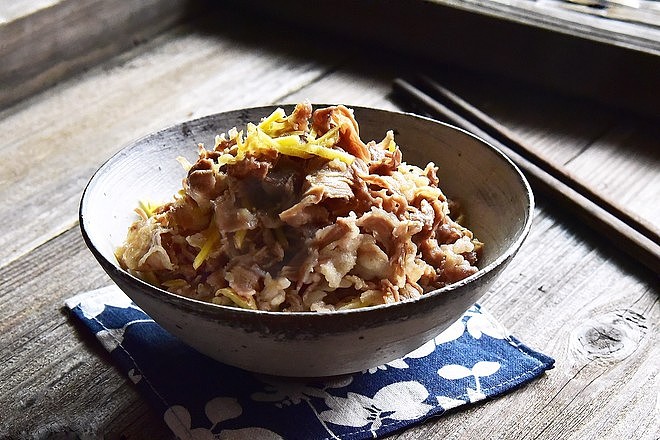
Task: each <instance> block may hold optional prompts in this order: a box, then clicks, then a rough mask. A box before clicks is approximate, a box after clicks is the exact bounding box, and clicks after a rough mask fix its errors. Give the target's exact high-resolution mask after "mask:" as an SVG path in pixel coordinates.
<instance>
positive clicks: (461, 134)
mask: <svg viewBox="0 0 660 440" xmlns="http://www.w3.org/2000/svg"><path fill="white" fill-rule="evenodd" d="M284 107H285V108H286V110H287V112H289V111H290V110H291V108H292V107H290V106H284ZM319 107H320V105H315V106H314V108H319ZM352 108H353V109H354V111H355V117H356V119H357V121H358V123H359V124H360V134H361V137H362V139H364V140H365V141H367V140H371V139H375V140H377V141H378V140H380V139H382V138H383V136H384V134H385V132H386V131H387V130H389V129H392V130H394V132H395V139H396V141H397V144H398V145H400V147H401V149H402V151H403V158H404V160H405V161H406V162H408V163H413V164H417V165H419V166H421V167H424V166H425V165H426V163H428V162H429V161H432V162H434V163H435V164H436V165H437V166H438V167H439V172H438V176H439V178H440V186H441V188H442V189H443V191H444V192H445V194H446V195H448V196H449V197H450V198H454V199H457V200H459V201H460V202H461V204H462V206H463V207H464V210H465V212H466V214H467V217H468V222H467V225H466V226H468V227H469V228H470V229H472V230H473V231H474V233H475V235H476V236H477V237H478V238H479V239H480V240H481V241H482V242H484V243H485V252H484V254H483V259H482V261H481V264H480V270H479V271H478V272H477V273H476V274H474V275H472V276H470V277H469V278H467V279H464V280H463V281H460V282H458V283H455V284H453V285H450V286H448V287H445V288H442V289H439V290H436V291H433V292H430V293H427V294H425V295H423V296H422V297H421V298H419V299H417V300H411V301H407V302H402V303H398V304H393V305H383V306H377V307H371V308H364V309H356V310H346V311H338V312H328V313H316V312H292V313H285V312H264V311H253V310H244V309H238V308H232V307H227V306H220V305H215V304H210V303H205V302H200V301H196V300H192V299H189V298H184V297H180V296H177V295H174V294H172V293H168V292H166V291H164V290H161V289H159V288H157V287H154V286H152V285H149V284H147V283H146V282H144V281H142V280H140V279H138V278H136V277H134V276H132V275H130V274H129V273H127V272H126V271H124V270H122V269H121V268H120V267H119V265H118V264H117V261H116V259H115V257H114V254H113V251H114V250H115V249H116V248H117V247H118V246H119V245H120V244H121V243H122V242H123V241H124V239H125V237H126V231H127V229H128V227H129V225H130V224H131V223H132V222H133V221H134V220H135V218H136V217H135V213H134V211H133V210H134V208H135V207H136V206H138V201H139V200H144V199H147V200H161V201H166V200H170V199H171V197H172V195H173V194H174V193H175V192H176V191H177V190H178V189H179V188H180V186H181V180H182V179H183V178H184V177H185V172H184V170H183V169H182V167H181V165H180V164H179V163H178V162H177V161H176V160H175V158H176V157H177V156H184V157H186V158H187V159H188V160H189V161H191V162H194V161H195V159H196V156H197V147H196V146H197V144H198V143H200V142H201V143H204V144H205V145H213V142H214V137H215V135H216V134H219V133H222V132H226V131H228V130H229V129H230V128H232V127H234V126H237V127H244V126H245V124H246V123H247V122H255V121H259V120H260V118H262V117H264V116H266V115H268V114H270V113H271V112H272V111H273V110H274V109H275V107H261V108H250V109H244V110H238V111H231V112H227V113H220V114H215V115H211V116H207V117H204V118H201V119H196V120H193V121H189V122H185V123H182V124H179V125H174V126H172V127H169V128H166V129H164V130H162V131H159V132H157V133H154V134H150V135H148V136H146V137H144V138H142V139H139V140H137V141H135V142H134V143H132V144H130V145H129V146H127V147H126V148H124V149H122V150H121V151H119V152H118V153H117V154H116V155H114V156H113V157H112V158H111V159H109V160H108V161H107V162H106V163H105V164H104V165H103V166H101V168H100V169H99V170H98V171H97V172H96V173H95V174H94V176H93V177H92V178H91V180H90V182H89V184H88V185H87V187H86V189H85V191H84V194H83V196H82V201H81V204H80V227H81V230H82V235H83V237H84V239H85V242H86V243H87V246H88V247H89V249H90V250H91V251H92V253H93V254H94V256H95V257H96V259H97V260H98V261H99V263H100V264H101V266H103V269H105V271H106V272H107V273H108V274H109V276H110V277H111V278H112V279H113V280H114V282H115V283H117V285H118V286H119V287H120V288H121V289H122V290H123V291H124V292H125V293H126V294H127V295H128V296H129V297H130V298H131V299H132V300H133V301H134V302H135V303H136V304H137V305H138V306H139V307H141V308H142V309H143V310H144V311H145V312H146V313H147V314H149V315H150V316H151V317H152V318H153V319H154V320H155V321H156V322H157V323H158V324H160V325H161V326H162V327H164V328H165V329H166V330H168V331H169V332H170V333H172V334H173V335H175V336H177V337H178V338H180V339H181V340H182V341H184V342H186V343H187V344H189V345H190V346H192V347H194V348H195V349H197V350H198V351H200V352H202V353H204V354H206V355H208V356H210V357H212V358H214V359H217V360H218V361H220V362H224V363H226V364H230V365H233V366H236V367H240V368H243V369H246V370H250V371H254V372H259V373H264V374H272V375H280V376H295V377H303V376H305V377H310V376H315V377H319V376H330V375H338V374H344V373H350V372H355V371H361V370H364V369H367V368H371V367H375V366H378V365H381V364H383V363H386V362H389V361H392V360H394V359H396V358H399V357H401V356H404V355H405V354H407V353H409V352H410V351H412V350H414V349H415V348H417V347H419V346H421V345H422V344H423V343H425V342H427V341H429V340H430V339H432V338H433V337H435V336H436V335H438V334H440V333H441V332H442V331H443V330H444V329H446V328H447V327H448V326H449V325H451V324H452V323H453V322H454V321H456V320H457V319H458V318H459V317H460V316H461V315H462V314H463V313H464V312H465V311H466V310H467V309H468V308H469V307H470V306H471V305H472V304H474V303H475V302H476V301H477V300H478V299H479V298H480V297H481V296H482V295H483V294H484V293H485V292H486V291H487V290H488V288H489V286H490V285H491V283H492V282H493V280H494V279H495V278H496V277H497V276H498V274H500V272H501V271H502V270H503V269H504V268H505V266H506V265H507V263H509V261H510V260H511V258H512V257H513V256H514V254H515V253H516V252H517V251H518V249H519V248H520V246H521V244H522V242H523V240H524V239H525V237H526V235H527V233H528V231H529V229H530V225H531V222H532V213H533V205H534V201H533V197H532V193H531V190H530V187H529V185H528V183H527V181H526V180H525V178H524V176H523V175H522V174H521V172H520V171H519V170H518V168H516V166H515V165H514V164H513V163H512V162H511V161H510V160H509V159H508V158H507V157H505V156H504V155H503V154H502V153H501V152H500V151H499V150H497V149H495V148H493V147H492V146H490V145H488V144H487V143H485V142H484V141H482V140H480V139H478V138H477V137H475V136H473V135H471V134H469V133H467V132H465V131H463V130H460V129H458V128H455V127H452V126H450V125H446V124H442V123H438V122H436V121H433V120H430V119H426V118H423V117H418V116H414V115H411V114H405V113H397V112H390V111H383V110H375V109H369V108H360V107H352Z"/></svg>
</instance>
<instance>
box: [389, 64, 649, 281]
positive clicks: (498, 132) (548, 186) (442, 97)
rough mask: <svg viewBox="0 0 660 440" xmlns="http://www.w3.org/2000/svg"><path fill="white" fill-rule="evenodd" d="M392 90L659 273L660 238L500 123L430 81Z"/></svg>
mask: <svg viewBox="0 0 660 440" xmlns="http://www.w3.org/2000/svg"><path fill="white" fill-rule="evenodd" d="M393 87H394V93H395V96H396V97H398V98H401V99H402V100H403V102H404V103H406V104H408V105H410V106H411V108H413V109H416V110H421V111H422V112H426V113H427V114H429V115H430V116H432V117H434V118H436V119H442V120H444V121H445V122H448V123H450V124H453V125H456V126H458V127H460V128H463V129H464V130H467V131H469V132H471V133H472V134H474V135H476V136H478V137H480V138H482V139H483V140H485V141H486V142H488V143H490V144H491V145H493V146H494V147H496V148H498V149H499V150H500V151H502V152H503V153H504V154H506V155H507V156H508V157H509V159H511V160H512V161H513V162H514V163H515V164H516V165H517V166H518V167H519V168H520V169H521V170H522V171H523V173H524V174H525V176H526V177H527V178H528V179H529V181H530V184H531V185H532V187H533V188H534V189H535V190H536V191H538V192H540V193H542V194H543V195H544V196H546V197H548V198H550V199H552V201H553V202H555V203H556V204H558V205H559V206H560V207H562V208H563V209H565V210H567V211H568V212H569V213H570V214H572V215H574V216H575V217H577V218H579V219H580V220H581V221H582V222H583V223H584V224H585V225H587V226H588V227H590V228H591V229H592V230H594V231H595V232H596V233H598V234H599V235H600V236H601V237H602V238H604V239H606V240H607V241H608V242H609V243H611V244H612V245H614V246H615V247H616V248H618V249H619V250H621V251H624V252H625V253H627V254H628V255H629V256H631V257H632V258H634V259H635V260H636V261H638V262H639V263H641V264H643V265H644V266H646V267H647V268H649V269H651V271H653V272H654V273H655V274H656V275H657V274H658V273H660V244H659V243H660V235H659V234H658V231H657V230H656V229H655V228H654V227H653V226H651V225H649V224H647V223H646V222H644V221H642V220H640V219H638V218H635V217H634V216H632V215H630V213H629V212H627V211H626V210H625V209H623V208H621V207H620V206H618V205H616V204H615V203H613V202H612V201H610V200H607V199H605V198H604V197H602V196H601V195H599V194H598V193H596V192H594V191H593V190H592V189H591V188H589V187H588V186H586V185H585V184H583V183H582V182H579V181H578V180H576V179H575V178H574V177H572V176H571V175H570V174H568V173H567V172H566V171H564V170H562V169H561V168H559V167H556V166H554V165H553V164H552V163H551V162H550V161H549V160H547V159H546V158H544V157H542V156H540V155H539V154H537V153H535V152H534V151H533V150H532V149H531V148H530V147H528V146H527V145H525V142H524V141H523V140H521V139H519V138H518V137H517V136H516V135H515V134H514V133H512V132H511V131H510V130H508V129H507V128H506V127H504V126H503V125H502V124H500V123H498V122H497V121H495V120H494V119H493V118H491V117H490V116H488V115H487V114H485V113H483V112H482V111H480V110H479V109H477V108H475V107H474V106H472V105H471V104H470V103H468V102H467V101H465V100H464V99H462V98H460V97H459V96H457V95H456V94H454V93H453V92H451V91H450V90H448V89H446V88H445V87H443V86H442V85H440V84H439V83H438V82H436V81H434V80H433V79H431V78H428V77H425V76H424V77H420V78H419V79H418V80H417V81H416V82H415V85H413V84H412V83H410V82H408V81H406V80H403V79H396V80H395V81H394V84H393Z"/></svg>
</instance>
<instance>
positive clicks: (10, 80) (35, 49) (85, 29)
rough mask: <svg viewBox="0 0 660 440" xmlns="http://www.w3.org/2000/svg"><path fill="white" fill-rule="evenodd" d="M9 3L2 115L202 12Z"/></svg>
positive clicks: (2, 29)
mask: <svg viewBox="0 0 660 440" xmlns="http://www.w3.org/2000/svg"><path fill="white" fill-rule="evenodd" d="M7 3H8V4H6V5H0V41H2V44H0V59H1V60H2V63H0V85H2V87H0V109H3V108H5V107H7V106H8V105H10V104H12V103H15V102H17V101H18V100H20V99H22V98H25V97H26V96H29V95H31V94H33V93H35V92H37V91H39V90H43V89H44V88H46V87H48V86H51V85H53V84H55V83H56V82H57V81H60V80H62V79H64V78H66V77H68V76H70V75H71V74H74V73H77V72H78V71H80V70H82V69H84V68H88V67H90V66H93V65H95V64H96V63H98V62H99V61H101V60H103V59H106V58H109V57H111V56H113V55H116V54H118V53H120V52H122V51H124V50H126V49H128V48H130V47H132V46H134V45H136V44H139V43H140V42H142V41H144V40H146V39H149V38H151V37H153V36H154V35H156V34H158V33H159V32H161V31H163V30H165V29H167V28H169V27H171V26H172V25H174V24H175V23H177V22H179V21H181V20H183V19H186V18H190V17H191V16H192V15H193V14H194V13H195V12H196V9H198V8H199V5H198V4H196V3H197V2H195V1H194V0H176V1H171V0H168V1H163V0H148V1H141V2H109V1H104V0H88V1H85V2H80V1H76V0H50V1H43V0H40V1H18V2H14V1H12V2H7Z"/></svg>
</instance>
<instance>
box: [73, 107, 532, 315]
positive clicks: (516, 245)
mask: <svg viewBox="0 0 660 440" xmlns="http://www.w3.org/2000/svg"><path fill="white" fill-rule="evenodd" d="M294 105H295V104H272V105H264V106H255V107H246V108H240V109H234V110H227V111H222V112H218V113H212V114H208V115H205V116H201V117H198V118H194V119H190V120H184V121H179V122H176V123H173V124H170V125H168V126H166V127H164V128H162V129H159V130H156V131H153V132H150V133H148V134H146V135H143V136H140V137H138V138H136V139H134V140H132V141H130V142H129V143H127V144H126V145H124V146H122V147H121V148H120V149H119V150H118V151H116V152H115V153H114V154H112V155H111V156H110V157H109V158H108V159H107V160H106V161H105V162H103V163H102V164H101V165H100V166H99V167H98V168H97V169H96V171H94V173H93V174H92V176H91V177H90V179H89V181H88V182H87V184H86V185H85V188H84V190H83V193H82V196H81V199H80V204H79V210H78V219H79V227H80V230H81V234H82V237H83V240H84V241H85V244H86V245H87V247H88V248H89V250H90V251H91V252H92V254H93V255H94V257H95V258H96V259H97V260H98V262H99V263H100V264H101V266H102V267H103V268H104V270H106V271H107V272H108V273H110V272H112V273H113V274H114V275H115V276H117V277H119V278H121V279H122V280H124V281H126V282H128V283H133V284H137V286H138V287H140V290H141V291H142V292H143V293H147V294H148V295H149V296H151V297H153V298H154V299H157V300H159V301H166V302H169V303H174V304H175V305H177V306H178V307H180V308H182V309H186V310H189V311H192V312H195V313H198V314H203V315H216V314H217V315H223V314H229V315H233V316H236V317H248V316H251V317H255V316H256V317H263V318H269V319H272V318H273V317H282V318H284V317H286V318H287V319H294V320H305V321H306V320H309V319H310V318H311V319H315V320H322V319H331V318H332V317H338V316H352V315H356V314H361V315H373V314H380V313H382V312H383V311H388V310H391V309H395V310H396V309H400V308H409V307H413V306H415V305H420V304H423V303H425V302H429V301H432V300H433V299H434V298H436V297H438V296H441V295H446V294H448V293H449V292H452V291H455V290H457V289H460V288H462V287H463V286H465V285H467V284H470V283H472V282H474V281H476V280H478V279H481V278H484V277H486V276H488V275H489V274H490V272H492V271H493V270H495V269H496V268H497V267H498V266H500V265H501V264H503V263H504V262H505V261H506V260H508V259H509V258H512V257H513V256H514V255H515V254H516V253H517V252H518V250H519V249H520V247H521V245H522V243H523V242H524V241H525V239H526V238H527V236H528V234H529V231H530V229H531V226H532V222H533V217H534V208H535V198H534V193H533V192H532V189H531V186H530V184H529V182H528V180H527V178H526V177H525V175H524V174H523V173H522V171H521V170H520V168H519V167H518V166H517V165H516V164H515V163H514V162H513V161H512V160H511V159H510V158H509V157H508V156H507V155H506V154H505V153H504V152H502V151H501V150H500V149H499V148H497V147H496V146H494V145H492V144H490V143H489V142H488V141H486V140H484V139H482V138H480V137H479V136H476V135H475V134H473V133H470V132H469V131H467V130H465V129H462V128H460V127H456V126H454V125H452V124H449V123H446V122H442V121H439V120H436V119H433V118H430V117H427V116H422V115H418V114H415V113H412V112H404V111H397V110H386V109H381V108H372V107H365V106H359V105H350V104H342V105H344V106H345V107H347V108H349V109H353V110H358V111H375V112H382V113H386V114H391V115H395V116H403V117H406V118H414V119H418V120H422V121H425V122H428V123H431V124H439V125H442V126H445V127H446V128H449V129H451V130H456V131H459V132H461V133H462V134H464V135H467V136H469V137H471V138H473V139H475V140H477V141H478V142H479V143H481V144H482V145H483V146H485V147H487V148H489V149H491V150H492V151H493V152H494V153H495V154H496V156H497V157H499V158H500V159H501V160H502V161H503V162H504V163H506V164H507V166H508V167H509V169H510V170H511V171H512V172H513V173H514V175H515V176H516V177H517V180H518V181H519V183H520V184H521V186H522V187H523V188H524V189H525V191H524V192H525V196H526V199H527V206H526V210H525V219H524V225H523V228H522V230H521V231H520V233H519V234H518V236H517V237H516V239H515V241H514V242H513V243H511V244H510V245H509V246H508V247H507V248H506V250H505V251H504V252H502V253H501V254H500V255H499V256H497V258H495V259H494V260H493V261H492V262H490V263H489V264H488V265H486V266H485V267H482V268H479V270H478V271H477V272H476V273H474V274H472V275H470V276H469V277H467V278H464V279H462V280H460V281H457V282H455V283H452V284H449V285H447V286H444V287H442V288H440V289H435V290H432V291H430V292H427V293H425V294H423V295H421V296H420V297H418V298H414V299H409V300H405V301H400V302H397V303H390V304H379V305H376V306H369V307H362V308H356V309H345V310H335V311H318V312H314V311H301V312H286V311H267V310H253V309H243V308H240V307H234V306H226V305H220V304H214V303H210V302H206V301H201V300H197V299H193V298H188V297H184V296H181V295H177V294H175V293H172V292H169V291H167V290H164V289H161V288H159V287H157V286H154V285H152V284H149V283H148V282H146V281H144V280H142V279H141V278H139V277H137V276H135V275H132V274H131V273H130V272H128V271H126V270H124V269H122V268H121V267H120V266H119V264H118V263H117V262H116V261H110V260H108V259H107V258H106V257H105V256H104V255H103V254H102V253H101V251H99V250H98V249H97V247H96V245H95V244H94V241H93V239H92V237H91V236H90V235H89V233H88V231H87V229H86V227H85V223H86V218H85V215H84V212H85V206H86V204H87V201H88V199H89V193H90V191H91V189H92V186H93V185H94V183H95V182H96V180H97V179H98V178H99V176H100V175H101V174H102V173H103V172H104V171H105V169H106V168H107V167H109V166H110V165H111V164H112V163H114V162H116V161H118V160H119V159H121V157H122V156H124V155H125V154H126V151H128V150H130V149H131V148H136V147H137V146H138V145H139V144H140V143H141V142H142V141H144V140H145V139H148V138H150V137H153V136H156V135H158V134H160V133H164V132H169V131H171V130H176V129H180V128H181V127H183V126H185V125H188V126H193V125H195V124H199V123H200V122H203V121H205V120H213V119H218V118H222V117H225V115H229V114H240V113H241V112H258V111H261V110H263V111H271V112H272V111H273V110H275V109H276V108H278V107H282V108H285V109H286V108H292V107H293V106H294ZM333 105H339V104H314V103H312V106H313V107H314V108H323V107H327V106H333ZM264 116H266V114H265V113H264ZM358 123H359V121H358ZM200 125H201V124H200ZM229 128H231V127H229ZM229 128H227V130H229ZM111 278H112V277H111ZM125 293H126V292H125ZM126 294H127V295H128V293H126ZM131 299H132V300H134V298H132V297H131ZM275 319H278V318H275Z"/></svg>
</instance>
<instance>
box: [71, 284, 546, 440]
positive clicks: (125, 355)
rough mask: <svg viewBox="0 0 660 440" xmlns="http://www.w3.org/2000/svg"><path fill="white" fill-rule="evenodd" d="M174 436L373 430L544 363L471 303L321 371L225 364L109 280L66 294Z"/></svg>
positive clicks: (312, 435) (436, 411)
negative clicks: (374, 352) (411, 342)
mask: <svg viewBox="0 0 660 440" xmlns="http://www.w3.org/2000/svg"><path fill="white" fill-rule="evenodd" d="M66 305H67V307H68V308H69V309H70V310H71V312H72V316H73V317H75V318H76V319H77V320H79V321H80V322H82V323H83V324H84V325H85V326H86V327H87V328H88V329H89V330H90V331H92V332H93V333H94V334H95V335H96V337H97V339H98V340H99V341H100V342H101V344H103V346H104V347H105V349H106V350H108V351H109V352H110V354H111V356H112V358H113V359H114V360H115V362H116V364H117V366H118V367H119V369H120V370H121V371H122V372H124V373H125V374H126V375H127V376H128V378H129V379H130V380H131V381H132V382H133V383H134V384H135V386H137V387H138V388H139V389H140V391H142V393H143V394H144V395H145V396H146V398H148V399H149V400H150V401H151V402H152V404H153V405H154V406H155V407H156V408H157V409H158V410H159V411H160V412H161V413H162V415H163V421H164V423H166V424H167V426H168V427H169V428H170V429H171V430H172V432H173V433H174V434H175V435H176V436H177V437H178V438H181V439H229V440H231V439H246V438H250V439H268V440H271V439H272V440H275V439H287V440H288V439H305V440H313V439H346V440H357V439H367V438H378V437H381V436H384V435H386V434H389V433H391V432H393V431H395V430H399V429H403V428H405V427H407V426H411V425H413V424H415V423H419V422H421V421H424V420H426V419H427V418H429V417H432V416H439V415H441V414H443V413H444V412H445V411H447V410H449V409H451V408H456V407H460V406H463V405H466V404H470V403H474V402H478V401H480V400H483V399H486V398H493V397H496V396H498V395H501V394H504V393H506V392H508V391H510V390H511V389H513V388H515V387H517V386H519V385H521V384H523V383H526V382H528V381H530V380H532V379H534V378H536V377H537V376H539V375H540V374H542V373H543V372H544V371H545V370H547V369H550V368H552V367H553V364H554V360H553V359H552V358H550V357H548V356H546V355H544V354H541V353H539V352H536V351H533V350H532V349H530V348H528V347H527V346H525V345H524V344H522V343H521V342H520V341H518V340H517V339H516V338H515V337H513V336H511V335H509V334H508V333H507V331H506V330H505V329H504V328H503V327H502V326H501V325H499V324H498V323H497V321H496V320H495V319H493V318H492V317H491V316H490V315H489V314H487V313H486V312H485V311H484V310H483V309H481V307H479V306H478V305H475V306H473V307H472V308H471V309H470V310H468V311H467V312H466V313H465V314H464V315H463V317H462V318H461V319H459V320H458V321H457V322H456V323H454V324H453V325H452V326H451V327H449V328H448V329H447V330H446V331H445V332H443V333H442V334H440V335H439V336H437V337H436V338H435V339H433V340H431V341H429V342H427V343H426V344H424V345H423V346H421V347H419V348H418V349H416V350H415V351H413V352H411V353H409V354H408V355H406V356H404V357H403V358H400V359H397V360H395V361H392V362H389V363H387V364H385V365H381V366H379V367H377V368H372V369H369V370H367V371H362V372H359V373H355V374H351V375H346V376H341V377H333V378H329V379H324V380H308V379H287V378H276V377H271V376H263V375H259V374H254V373H250V372H247V371H244V370H240V369H237V368H234V367H230V366H227V365H224V364H221V363H218V362H216V361H214V360H211V359H209V358H207V357H206V356H204V355H202V354H200V353H198V352H196V351H195V350H193V349H191V348H189V347H188V346H187V345H185V344H184V343H182V342H180V341H179V340H177V339H176V338H175V337H173V336H172V335H170V334H169V333H167V332H166V331H165V330H163V329H162V328H161V327H160V326H158V325H157V324H156V323H155V322H154V321H153V320H152V319H150V318H149V316H147V315H146V314H145V313H144V312H143V311H142V310H140V309H139V308H138V307H137V306H136V305H135V304H134V303H132V302H131V300H130V299H129V298H128V297H126V296H125V295H124V294H123V293H122V292H121V291H120V290H119V289H118V288H117V287H115V286H111V287H106V288H103V289H99V290H95V291H91V292H86V293H83V294H80V295H77V296H75V297H73V298H71V299H69V300H68V301H66Z"/></svg>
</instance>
